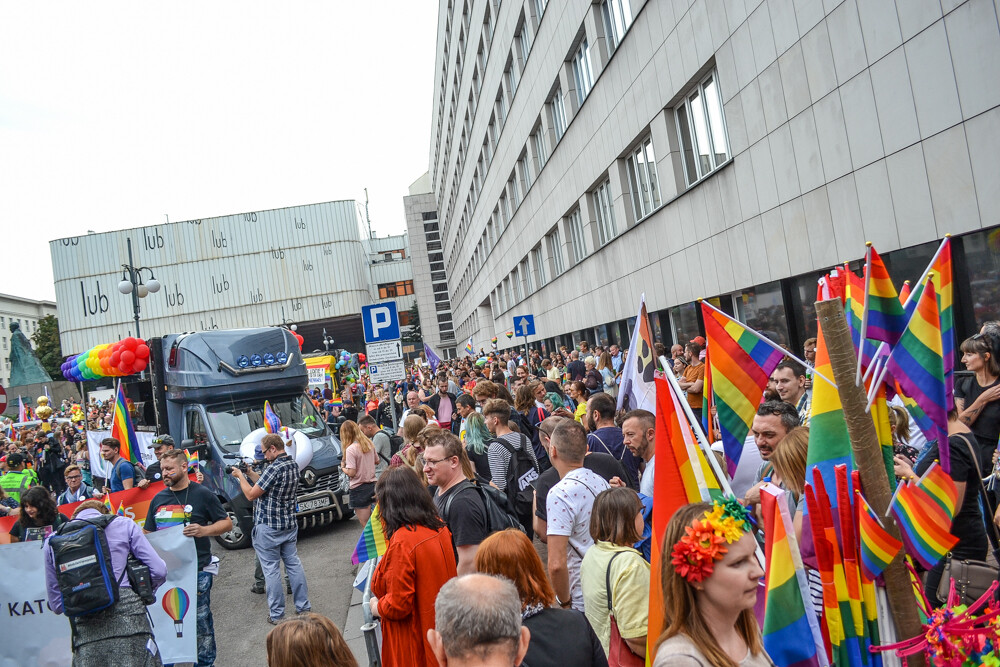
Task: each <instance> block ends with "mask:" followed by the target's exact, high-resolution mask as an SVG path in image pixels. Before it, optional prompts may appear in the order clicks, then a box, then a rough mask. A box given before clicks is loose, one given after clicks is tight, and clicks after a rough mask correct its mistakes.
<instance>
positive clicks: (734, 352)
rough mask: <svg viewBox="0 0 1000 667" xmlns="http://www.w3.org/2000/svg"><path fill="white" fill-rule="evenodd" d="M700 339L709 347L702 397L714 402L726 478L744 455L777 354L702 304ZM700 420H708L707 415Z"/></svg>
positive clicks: (750, 334) (744, 329) (746, 331)
mask: <svg viewBox="0 0 1000 667" xmlns="http://www.w3.org/2000/svg"><path fill="white" fill-rule="evenodd" d="M701 312H702V315H703V316H704V320H705V340H706V342H707V344H708V354H709V356H708V357H707V359H706V362H707V364H708V367H707V368H706V371H705V387H706V389H705V397H706V400H707V399H708V397H709V394H711V395H712V396H713V397H714V399H715V407H716V412H717V414H718V417H719V430H720V431H721V432H722V433H721V435H722V446H723V448H724V449H725V451H726V461H727V464H728V466H729V474H730V475H731V474H733V472H734V471H735V470H736V465H737V463H739V460H740V456H741V455H742V453H743V443H744V441H745V439H746V437H747V433H749V432H750V426H751V424H752V423H753V417H754V414H756V412H757V407H758V406H759V405H760V400H761V397H762V396H763V394H764V389H765V388H766V387H767V379H768V377H770V375H771V372H772V371H774V368H775V367H776V366H777V365H778V363H779V362H781V359H782V354H781V353H780V352H778V351H777V350H775V349H774V348H772V347H771V346H770V345H768V344H767V343H765V342H763V341H762V340H761V339H760V338H759V337H758V336H757V335H756V333H754V332H753V331H752V330H751V329H748V328H747V327H745V326H744V325H742V324H740V323H739V322H737V321H736V320H734V319H732V318H731V317H729V316H728V315H726V314H725V313H722V312H720V311H718V310H716V309H715V308H712V307H711V306H710V305H709V304H708V303H707V302H705V301H702V303H701ZM704 417H705V418H707V419H708V420H709V423H710V422H711V415H710V414H708V413H707V412H706V414H705V415H704Z"/></svg>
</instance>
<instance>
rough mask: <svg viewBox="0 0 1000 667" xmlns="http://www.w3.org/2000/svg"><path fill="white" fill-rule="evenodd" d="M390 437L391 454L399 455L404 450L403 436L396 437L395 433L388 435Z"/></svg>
mask: <svg viewBox="0 0 1000 667" xmlns="http://www.w3.org/2000/svg"><path fill="white" fill-rule="evenodd" d="M386 435H387V436H389V452H390V454H395V453H397V452H398V451H399V450H400V449H402V448H403V436H401V435H396V434H395V433H388V432H387V433H386Z"/></svg>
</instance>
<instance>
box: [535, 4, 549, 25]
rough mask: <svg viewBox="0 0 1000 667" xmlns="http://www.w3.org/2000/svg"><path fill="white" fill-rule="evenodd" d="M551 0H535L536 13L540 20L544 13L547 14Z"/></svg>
mask: <svg viewBox="0 0 1000 667" xmlns="http://www.w3.org/2000/svg"><path fill="white" fill-rule="evenodd" d="M548 4H549V0H535V14H536V15H537V16H538V20H539V21H541V20H542V15H543V14H545V8H546V7H547V6H548Z"/></svg>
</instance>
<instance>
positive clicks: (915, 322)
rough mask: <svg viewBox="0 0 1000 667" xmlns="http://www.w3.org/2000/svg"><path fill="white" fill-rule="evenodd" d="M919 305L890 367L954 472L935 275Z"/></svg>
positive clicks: (947, 469)
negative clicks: (918, 409) (919, 410)
mask: <svg viewBox="0 0 1000 667" xmlns="http://www.w3.org/2000/svg"><path fill="white" fill-rule="evenodd" d="M922 287H923V289H922V290H921V292H920V297H919V299H918V301H917V305H916V309H915V310H914V311H913V315H912V316H911V317H910V321H909V322H908V323H907V325H906V329H905V330H904V331H903V336H902V337H901V338H900V339H899V343H897V344H896V345H895V346H894V347H893V348H892V352H891V353H890V355H889V360H888V361H887V362H886V370H887V371H888V372H889V373H891V374H892V377H893V378H895V380H896V382H898V383H899V386H900V387H901V388H902V389H903V392H904V393H905V394H906V395H907V396H909V397H910V398H912V399H913V400H914V401H916V403H917V405H919V406H920V409H921V410H923V411H924V414H926V415H927V417H928V419H929V420H930V422H931V423H932V424H933V428H931V429H930V431H929V432H928V431H924V435H925V436H927V440H928V441H931V440H937V442H938V451H939V454H940V457H941V467H942V468H944V471H945V472H946V473H947V472H951V456H950V454H949V450H948V435H947V433H948V406H947V388H946V385H945V371H944V349H943V344H942V336H941V314H940V312H939V311H938V299H937V291H936V290H935V289H934V275H933V274H930V275H928V276H927V281H926V283H924V284H923V285H922Z"/></svg>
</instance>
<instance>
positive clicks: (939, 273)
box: [906, 237, 955, 410]
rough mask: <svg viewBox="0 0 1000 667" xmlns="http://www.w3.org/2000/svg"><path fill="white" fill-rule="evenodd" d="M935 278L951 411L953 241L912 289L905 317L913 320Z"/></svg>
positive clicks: (948, 241)
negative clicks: (922, 298) (929, 281)
mask: <svg viewBox="0 0 1000 667" xmlns="http://www.w3.org/2000/svg"><path fill="white" fill-rule="evenodd" d="M931 273H933V274H934V288H935V289H936V290H937V301H938V313H939V319H940V321H941V348H942V354H943V359H944V385H945V400H946V401H947V403H946V407H947V409H948V410H950V409H951V407H952V402H953V400H954V380H955V375H954V374H955V314H954V312H953V311H952V304H953V303H954V286H953V283H952V276H951V237H946V238H945V240H944V241H942V242H941V247H939V248H938V251H937V253H935V254H934V257H933V259H931V262H930V264H929V265H928V267H927V270H926V271H925V272H924V275H923V276H922V277H921V279H920V282H919V283H917V286H916V287H914V288H913V291H912V292H911V293H910V296H909V298H908V299H907V303H906V316H907V317H911V316H912V315H913V312H914V311H915V310H916V309H917V303H918V302H919V300H920V295H921V292H922V291H923V289H924V285H925V284H926V283H927V279H928V276H930V274H931Z"/></svg>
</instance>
